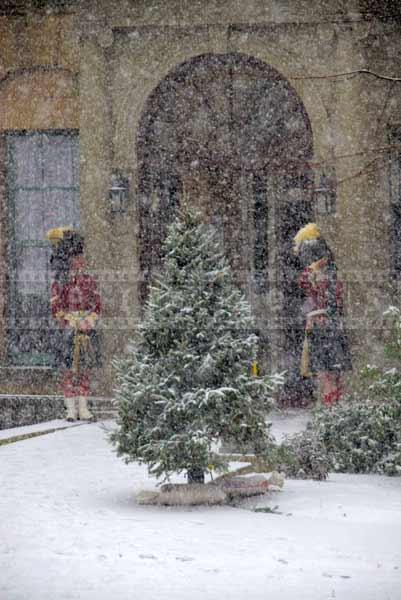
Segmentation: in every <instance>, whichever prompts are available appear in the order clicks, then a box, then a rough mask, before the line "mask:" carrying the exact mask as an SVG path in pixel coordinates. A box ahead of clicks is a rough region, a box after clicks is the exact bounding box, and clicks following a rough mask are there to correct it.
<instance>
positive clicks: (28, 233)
mask: <svg viewBox="0 0 401 600" xmlns="http://www.w3.org/2000/svg"><path fill="white" fill-rule="evenodd" d="M43 212H44V206H43V192H42V191H40V190H38V191H31V190H29V191H26V190H18V191H16V192H15V234H16V238H17V240H18V241H23V240H40V241H44V239H45V237H44V236H45V228H44V221H43Z"/></svg>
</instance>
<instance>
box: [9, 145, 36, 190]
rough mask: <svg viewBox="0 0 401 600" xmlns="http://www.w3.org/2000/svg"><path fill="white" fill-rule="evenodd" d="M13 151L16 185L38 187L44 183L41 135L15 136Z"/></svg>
mask: <svg viewBox="0 0 401 600" xmlns="http://www.w3.org/2000/svg"><path fill="white" fill-rule="evenodd" d="M10 139H11V151H12V158H13V160H12V162H13V175H14V181H15V185H16V186H25V187H37V186H40V185H41V183H42V173H41V165H40V149H39V136H37V135H27V136H13V137H12V138H9V140H10Z"/></svg>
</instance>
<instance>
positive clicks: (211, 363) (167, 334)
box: [111, 209, 280, 482]
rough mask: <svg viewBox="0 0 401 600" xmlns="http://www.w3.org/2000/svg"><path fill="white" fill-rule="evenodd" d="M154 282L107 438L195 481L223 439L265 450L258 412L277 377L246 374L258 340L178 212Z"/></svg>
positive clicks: (206, 247) (246, 311)
mask: <svg viewBox="0 0 401 600" xmlns="http://www.w3.org/2000/svg"><path fill="white" fill-rule="evenodd" d="M163 249H164V261H163V263H162V268H161V272H160V275H159V276H158V277H157V278H156V279H155V282H154V285H153V286H152V287H151V288H150V292H149V297H148V300H147V302H146V305H145V309H144V315H143V320H142V323H141V324H140V325H139V327H138V330H137V333H136V335H135V337H134V338H133V339H132V340H131V341H130V343H129V346H128V351H127V355H126V356H125V357H124V358H123V359H119V360H117V359H116V360H115V362H114V364H115V367H116V369H117V376H118V377H117V381H118V383H117V390H116V391H117V399H118V401H119V416H118V420H117V429H116V430H115V431H114V433H113V434H112V436H111V439H112V442H113V443H114V444H115V446H116V448H117V452H118V454H119V455H122V456H124V457H125V460H126V462H130V461H134V460H137V461H139V462H143V463H146V464H147V465H148V468H149V472H150V473H152V474H155V475H157V476H161V475H164V476H165V478H169V476H170V475H171V474H172V473H174V472H181V471H183V470H185V471H187V472H188V480H189V481H190V482H191V481H194V480H197V481H203V477H204V473H205V472H206V471H207V470H208V468H210V465H211V464H213V465H214V467H215V468H216V467H217V468H219V467H224V460H223V457H222V456H221V455H218V454H217V453H216V451H215V449H216V442H217V441H218V440H219V439H221V438H224V440H226V441H233V440H235V441H236V443H238V444H249V443H252V444H253V445H254V446H255V449H256V451H257V452H258V453H262V452H265V451H267V449H268V447H269V443H270V438H269V431H268V426H267V425H266V414H267V412H268V410H269V408H270V407H271V392H272V390H273V389H274V387H275V385H276V384H277V383H278V382H279V379H280V378H279V377H268V376H266V377H260V376H255V375H252V374H251V364H252V361H254V360H255V358H256V352H257V337H256V335H255V334H254V333H253V328H254V324H253V320H252V315H251V310H250V306H249V304H248V303H247V302H246V301H245V299H244V297H243V295H242V293H241V292H240V291H239V290H238V288H237V287H236V286H235V285H234V283H233V280H232V276H231V273H230V268H229V265H228V262H227V260H226V258H225V257H224V255H223V253H222V251H221V249H220V247H219V244H218V242H217V241H216V236H215V233H214V230H213V229H212V228H211V227H210V226H207V225H204V224H201V223H200V221H199V216H198V215H196V214H194V213H192V212H191V211H190V210H188V209H186V210H185V211H184V212H183V214H182V215H181V219H177V220H176V221H175V222H174V223H173V224H172V225H171V226H170V227H169V229H168V235H167V238H166V241H165V243H164V247H163Z"/></svg>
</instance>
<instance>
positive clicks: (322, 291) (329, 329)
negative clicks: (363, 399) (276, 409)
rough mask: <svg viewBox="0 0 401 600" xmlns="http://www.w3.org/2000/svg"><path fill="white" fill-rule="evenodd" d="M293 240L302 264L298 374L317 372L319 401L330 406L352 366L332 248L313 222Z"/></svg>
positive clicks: (308, 375)
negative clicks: (302, 326) (301, 341)
mask: <svg viewBox="0 0 401 600" xmlns="http://www.w3.org/2000/svg"><path fill="white" fill-rule="evenodd" d="M294 241H295V252H296V253H297V254H298V256H299V258H300V261H301V264H302V265H303V267H304V270H303V272H302V273H301V275H300V277H299V280H298V283H299V285H300V287H301V288H302V289H303V290H304V291H305V295H306V299H305V303H304V313H305V318H306V325H305V340H304V346H303V351H302V357H301V374H302V375H303V376H304V377H310V376H313V375H317V377H318V379H319V381H320V386H321V393H322V400H323V402H324V404H326V405H330V404H333V403H334V402H337V401H338V400H339V399H340V398H341V394H342V382H341V374H342V373H343V372H344V371H348V370H350V369H352V361H351V354H350V352H349V347H348V341H347V337H346V334H345V332H344V326H343V321H342V316H343V300H342V284H341V282H340V281H339V280H338V277H337V267H336V264H335V262H334V259H333V255H332V253H331V250H330V248H329V247H328V245H327V243H326V242H325V240H324V239H323V237H322V236H321V233H320V230H319V228H318V227H317V225H316V224H315V223H309V224H308V225H306V226H305V227H303V228H302V229H301V230H300V231H299V232H298V233H297V235H296V236H295V238H294Z"/></svg>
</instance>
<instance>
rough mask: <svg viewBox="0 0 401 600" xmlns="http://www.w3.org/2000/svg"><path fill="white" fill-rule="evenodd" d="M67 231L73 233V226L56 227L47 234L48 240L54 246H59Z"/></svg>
mask: <svg viewBox="0 0 401 600" xmlns="http://www.w3.org/2000/svg"><path fill="white" fill-rule="evenodd" d="M65 231H73V227H72V226H71V225H66V226H65V227H54V228H53V229H49V231H48V232H47V233H46V239H47V240H49V242H51V243H52V244H54V245H57V244H58V243H59V242H61V240H62V239H63V236H64V232H65Z"/></svg>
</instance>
